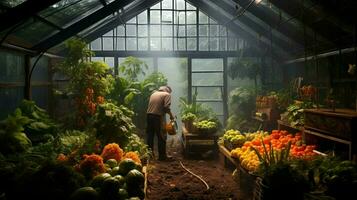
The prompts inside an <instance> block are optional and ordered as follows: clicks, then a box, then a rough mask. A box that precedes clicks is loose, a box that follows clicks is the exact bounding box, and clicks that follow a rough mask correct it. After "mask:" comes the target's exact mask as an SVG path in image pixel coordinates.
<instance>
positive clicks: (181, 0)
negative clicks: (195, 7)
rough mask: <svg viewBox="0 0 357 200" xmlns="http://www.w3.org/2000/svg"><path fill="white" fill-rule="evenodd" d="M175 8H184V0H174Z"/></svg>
mask: <svg viewBox="0 0 357 200" xmlns="http://www.w3.org/2000/svg"><path fill="white" fill-rule="evenodd" d="M176 4H177V8H176V9H177V10H185V0H176Z"/></svg>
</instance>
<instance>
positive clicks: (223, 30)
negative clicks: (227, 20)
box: [219, 26, 227, 36]
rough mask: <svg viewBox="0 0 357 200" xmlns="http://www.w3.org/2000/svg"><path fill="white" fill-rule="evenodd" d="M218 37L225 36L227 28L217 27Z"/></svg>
mask: <svg viewBox="0 0 357 200" xmlns="http://www.w3.org/2000/svg"><path fill="white" fill-rule="evenodd" d="M219 35H220V36H227V28H226V27H224V26H219Z"/></svg>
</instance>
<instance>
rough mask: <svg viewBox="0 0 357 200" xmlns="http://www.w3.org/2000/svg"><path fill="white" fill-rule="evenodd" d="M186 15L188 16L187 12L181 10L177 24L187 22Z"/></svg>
mask: <svg viewBox="0 0 357 200" xmlns="http://www.w3.org/2000/svg"><path fill="white" fill-rule="evenodd" d="M185 16H186V13H185V12H179V13H178V21H177V24H185V23H186V19H185Z"/></svg>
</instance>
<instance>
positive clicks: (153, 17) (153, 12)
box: [150, 10, 160, 24]
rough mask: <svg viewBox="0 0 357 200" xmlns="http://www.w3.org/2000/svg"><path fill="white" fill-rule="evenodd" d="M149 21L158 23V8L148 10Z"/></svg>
mask: <svg viewBox="0 0 357 200" xmlns="http://www.w3.org/2000/svg"><path fill="white" fill-rule="evenodd" d="M150 23H151V24H159V23H160V11H159V10H150Z"/></svg>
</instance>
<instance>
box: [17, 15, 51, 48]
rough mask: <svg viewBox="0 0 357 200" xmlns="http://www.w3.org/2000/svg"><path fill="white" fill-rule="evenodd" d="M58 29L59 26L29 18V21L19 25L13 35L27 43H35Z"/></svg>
mask: <svg viewBox="0 0 357 200" xmlns="http://www.w3.org/2000/svg"><path fill="white" fill-rule="evenodd" d="M57 31H58V29H57V28H55V27H52V26H50V25H48V24H45V23H43V22H41V21H38V20H27V22H25V23H24V24H22V25H21V26H19V27H18V28H17V29H16V30H15V31H14V32H13V33H12V34H11V35H12V36H15V37H17V38H20V39H21V40H22V41H23V42H25V43H29V44H31V45H34V44H37V43H38V42H40V41H41V40H43V38H46V37H48V35H50V34H53V33H55V32H57Z"/></svg>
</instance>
